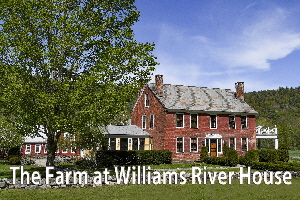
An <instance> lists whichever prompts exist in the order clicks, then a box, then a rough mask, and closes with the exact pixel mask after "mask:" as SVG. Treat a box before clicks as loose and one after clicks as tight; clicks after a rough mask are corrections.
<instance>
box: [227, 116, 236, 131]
mask: <svg viewBox="0 0 300 200" xmlns="http://www.w3.org/2000/svg"><path fill="white" fill-rule="evenodd" d="M230 117H233V118H234V128H230V124H229V118H230ZM228 128H229V129H236V117H235V115H229V116H228Z"/></svg>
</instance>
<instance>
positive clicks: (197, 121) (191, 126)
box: [190, 113, 198, 129]
mask: <svg viewBox="0 0 300 200" xmlns="http://www.w3.org/2000/svg"><path fill="white" fill-rule="evenodd" d="M192 115H197V119H196V122H197V126H196V128H195V129H197V128H198V113H190V128H192Z"/></svg>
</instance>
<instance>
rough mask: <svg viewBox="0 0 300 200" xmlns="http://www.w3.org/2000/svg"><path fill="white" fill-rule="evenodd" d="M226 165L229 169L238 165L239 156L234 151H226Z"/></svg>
mask: <svg viewBox="0 0 300 200" xmlns="http://www.w3.org/2000/svg"><path fill="white" fill-rule="evenodd" d="M227 154H228V165H229V166H231V167H234V166H236V165H237V164H238V163H239V155H238V153H237V151H236V150H231V149H230V150H229V151H228V153H227Z"/></svg>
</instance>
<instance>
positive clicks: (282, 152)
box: [277, 148, 290, 162]
mask: <svg viewBox="0 0 300 200" xmlns="http://www.w3.org/2000/svg"><path fill="white" fill-rule="evenodd" d="M277 152H278V157H279V161H282V162H288V161H289V159H290V155H289V150H288V149H287V148H281V149H278V150H277Z"/></svg>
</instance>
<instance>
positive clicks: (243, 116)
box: [241, 115, 248, 130]
mask: <svg viewBox="0 0 300 200" xmlns="http://www.w3.org/2000/svg"><path fill="white" fill-rule="evenodd" d="M242 117H246V128H243V127H242ZM241 129H242V130H247V129H248V116H247V115H242V116H241Z"/></svg>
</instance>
